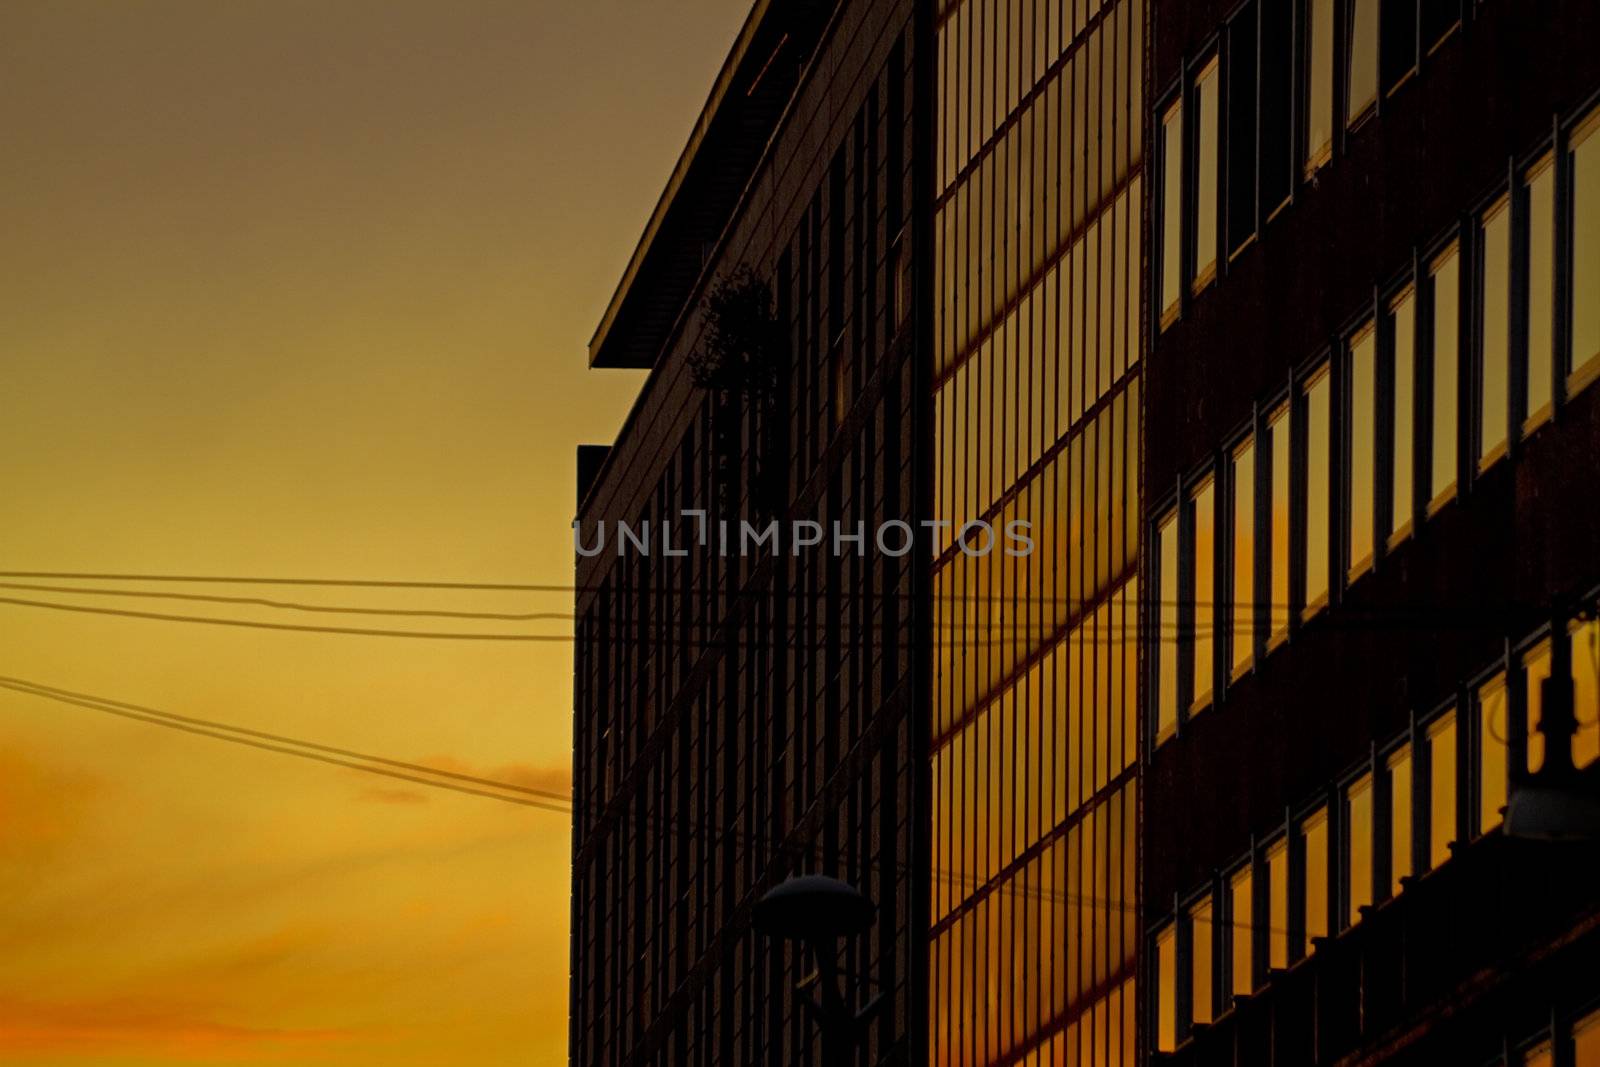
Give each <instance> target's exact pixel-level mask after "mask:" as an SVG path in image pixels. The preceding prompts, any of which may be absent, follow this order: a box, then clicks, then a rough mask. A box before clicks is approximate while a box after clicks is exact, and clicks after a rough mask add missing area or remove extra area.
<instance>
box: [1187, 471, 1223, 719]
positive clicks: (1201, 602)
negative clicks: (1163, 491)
mask: <svg viewBox="0 0 1600 1067" xmlns="http://www.w3.org/2000/svg"><path fill="white" fill-rule="evenodd" d="M1215 490H1216V482H1215V480H1214V479H1211V478H1207V479H1206V480H1205V481H1204V482H1203V483H1202V484H1201V485H1200V488H1198V489H1196V490H1195V492H1194V495H1193V496H1192V497H1191V498H1190V506H1191V507H1192V508H1193V509H1194V510H1193V512H1192V513H1191V514H1192V515H1193V522H1194V525H1193V527H1192V529H1193V531H1194V542H1193V544H1194V561H1193V567H1194V596H1193V597H1192V598H1191V602H1192V603H1193V605H1194V615H1193V618H1194V623H1193V634H1194V640H1193V641H1192V642H1191V647H1192V648H1193V649H1194V662H1193V668H1192V670H1193V673H1192V675H1191V676H1190V681H1191V683H1192V688H1191V689H1190V692H1191V693H1193V694H1194V698H1193V700H1192V701H1191V702H1190V705H1189V710H1190V711H1199V710H1201V709H1202V708H1204V707H1206V706H1207V705H1209V704H1210V703H1211V687H1212V677H1211V675H1212V662H1213V656H1212V652H1213V648H1214V645H1215V639H1214V636H1213V635H1214V634H1215V633H1216V624H1215V619H1216V612H1215V610H1214V608H1215V605H1216V601H1217V583H1216V574H1215V561H1216V551H1217V541H1216V530H1217V511H1216V491H1215Z"/></svg>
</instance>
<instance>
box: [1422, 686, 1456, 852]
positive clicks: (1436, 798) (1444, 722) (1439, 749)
mask: <svg viewBox="0 0 1600 1067" xmlns="http://www.w3.org/2000/svg"><path fill="white" fill-rule="evenodd" d="M1455 839H1456V715H1455V712H1453V711H1451V712H1447V713H1445V714H1444V715H1441V716H1440V717H1439V718H1438V719H1436V720H1435V721H1434V722H1433V723H1432V724H1431V725H1429V727H1428V867H1429V868H1430V869H1431V868H1434V867H1437V866H1439V864H1441V863H1443V862H1444V861H1445V860H1447V859H1449V858H1450V846H1451V844H1452V843H1454V842H1455Z"/></svg>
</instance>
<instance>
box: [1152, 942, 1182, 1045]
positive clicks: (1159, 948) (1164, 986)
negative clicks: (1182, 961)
mask: <svg viewBox="0 0 1600 1067" xmlns="http://www.w3.org/2000/svg"><path fill="white" fill-rule="evenodd" d="M1177 978H1178V942H1177V937H1176V931H1175V930H1174V929H1173V928H1172V927H1171V926H1168V927H1167V928H1166V929H1164V930H1162V931H1161V932H1160V933H1158V934H1156V1051H1158V1052H1171V1051H1172V1050H1173V1049H1175V1048H1177V1047H1178V982H1177Z"/></svg>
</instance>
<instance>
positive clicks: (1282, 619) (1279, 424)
mask: <svg viewBox="0 0 1600 1067" xmlns="http://www.w3.org/2000/svg"><path fill="white" fill-rule="evenodd" d="M1267 434H1268V436H1269V438H1270V439H1271V443H1272V516H1271V519H1272V522H1271V525H1272V546H1271V552H1272V555H1271V558H1270V559H1268V561H1267V565H1268V570H1269V571H1270V573H1271V575H1272V583H1271V584H1272V588H1271V595H1272V600H1271V602H1270V603H1269V604H1268V619H1267V625H1268V627H1269V634H1268V636H1269V638H1270V640H1271V642H1272V643H1274V644H1275V643H1277V642H1278V641H1280V640H1282V639H1283V638H1284V637H1285V636H1287V635H1288V633H1289V473H1290V468H1289V445H1290V439H1289V418H1288V412H1287V410H1286V409H1283V408H1280V409H1279V410H1278V411H1277V412H1276V413H1274V414H1273V416H1272V419H1271V421H1270V422H1269V423H1268V424H1267Z"/></svg>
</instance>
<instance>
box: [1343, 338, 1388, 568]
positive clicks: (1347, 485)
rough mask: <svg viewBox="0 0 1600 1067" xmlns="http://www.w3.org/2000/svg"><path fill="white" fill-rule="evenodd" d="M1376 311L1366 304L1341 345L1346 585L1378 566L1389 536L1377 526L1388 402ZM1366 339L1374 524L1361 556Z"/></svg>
mask: <svg viewBox="0 0 1600 1067" xmlns="http://www.w3.org/2000/svg"><path fill="white" fill-rule="evenodd" d="M1371 312H1372V309H1371V308H1367V309H1364V310H1363V311H1362V313H1361V317H1360V320H1359V324H1358V325H1357V326H1356V327H1355V328H1354V329H1353V330H1349V331H1346V332H1345V339H1344V342H1343V344H1342V345H1341V352H1342V359H1343V363H1344V373H1343V375H1342V376H1341V377H1342V378H1343V379H1344V381H1343V383H1342V388H1341V389H1340V394H1341V397H1340V400H1341V403H1340V405H1339V410H1340V416H1341V417H1340V422H1341V423H1342V427H1341V429H1340V431H1339V432H1338V433H1337V435H1336V436H1337V437H1338V438H1339V441H1340V445H1341V450H1342V457H1341V458H1342V461H1343V462H1341V464H1340V467H1341V468H1342V470H1341V472H1340V479H1339V482H1340V489H1339V513H1340V514H1339V527H1340V532H1341V535H1342V536H1341V537H1340V549H1341V551H1340V552H1339V571H1340V573H1341V576H1342V579H1343V581H1344V583H1345V584H1346V585H1347V586H1348V585H1353V584H1354V583H1355V582H1356V581H1357V580H1358V579H1359V578H1361V577H1362V576H1363V575H1365V574H1366V573H1367V572H1368V571H1371V570H1373V569H1374V568H1375V567H1376V566H1377V563H1378V556H1379V553H1380V548H1379V546H1380V545H1381V544H1383V542H1384V538H1381V537H1379V536H1378V531H1379V529H1380V527H1381V525H1382V524H1381V523H1380V521H1379V519H1380V516H1379V508H1378V497H1379V480H1380V475H1379V472H1380V471H1381V469H1382V467H1383V462H1382V452H1383V438H1382V434H1381V432H1380V426H1381V423H1382V419H1381V418H1380V412H1381V411H1382V408H1383V400H1382V395H1383V392H1382V375H1381V369H1380V368H1381V365H1382V356H1381V353H1380V351H1379V337H1380V334H1381V330H1380V329H1379V320H1378V318H1377V317H1376V316H1375V315H1373V314H1372V313H1371ZM1363 341H1366V342H1368V343H1370V345H1371V350H1370V354H1369V360H1370V365H1369V367H1368V379H1369V387H1370V390H1371V391H1370V394H1369V396H1368V397H1367V400H1368V404H1369V411H1368V430H1369V434H1370V440H1369V441H1368V446H1369V455H1368V465H1367V468H1366V477H1367V481H1368V486H1367V520H1368V524H1369V529H1368V531H1367V551H1366V554H1365V555H1363V556H1361V557H1360V558H1356V554H1355V553H1356V547H1355V546H1356V514H1355V503H1356V500H1355V491H1356V477H1357V473H1358V470H1359V467H1358V464H1357V462H1356V461H1357V454H1356V446H1357V444H1358V442H1357V441H1356V438H1355V429H1356V418H1355V414H1356V399H1357V398H1356V382H1357V376H1356V348H1357V346H1358V345H1360V344H1361V343H1362V342H1363Z"/></svg>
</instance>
